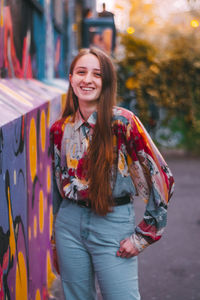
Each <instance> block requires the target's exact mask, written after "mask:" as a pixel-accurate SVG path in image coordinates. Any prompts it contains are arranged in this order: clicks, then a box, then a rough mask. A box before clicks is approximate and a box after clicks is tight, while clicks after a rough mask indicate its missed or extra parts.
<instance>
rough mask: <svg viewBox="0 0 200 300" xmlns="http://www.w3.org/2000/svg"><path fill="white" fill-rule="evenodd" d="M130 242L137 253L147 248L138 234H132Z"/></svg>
mask: <svg viewBox="0 0 200 300" xmlns="http://www.w3.org/2000/svg"><path fill="white" fill-rule="evenodd" d="M130 241H131V243H132V244H133V246H134V247H135V248H136V249H137V250H138V251H139V252H142V251H143V250H144V249H145V248H146V247H148V246H149V243H148V242H147V241H146V240H145V239H144V237H143V236H142V235H141V234H139V233H133V234H132V235H131V236H130Z"/></svg>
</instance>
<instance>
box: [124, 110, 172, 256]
mask: <svg viewBox="0 0 200 300" xmlns="http://www.w3.org/2000/svg"><path fill="white" fill-rule="evenodd" d="M126 133H127V135H126V141H127V155H128V165H129V170H130V173H131V177H132V180H133V182H134V185H135V187H136V191H137V194H138V195H139V196H140V197H141V198H142V199H143V200H144V201H145V202H146V209H145V213H144V218H143V220H142V221H141V222H140V223H139V224H138V226H137V227H136V229H135V232H134V233H133V235H132V236H131V237H130V241H131V242H132V244H133V245H134V247H135V248H136V249H137V250H138V251H139V252H141V251H142V250H143V249H144V248H146V247H147V246H148V245H150V244H152V243H154V242H155V241H157V240H159V239H160V238H161V236H162V233H163V231H164V228H165V226H166V223H167V207H168V202H169V199H170V198H171V196H172V192H173V188H174V179H173V176H172V173H171V171H170V169H169V168H168V166H167V164H166V162H165V160H164V159H163V157H162V155H161V154H160V152H159V151H158V149H157V148H156V146H155V144H154V143H153V141H152V139H151V138H150V136H149V134H148V133H147V132H146V130H145V128H144V126H143V125H142V124H141V122H140V121H139V119H138V118H137V117H136V116H134V115H133V116H132V119H131V121H130V123H129V124H128V125H127V132H126Z"/></svg>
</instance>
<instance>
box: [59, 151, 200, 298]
mask: <svg viewBox="0 0 200 300" xmlns="http://www.w3.org/2000/svg"><path fill="white" fill-rule="evenodd" d="M166 161H167V163H168V165H169V167H170V168H171V170H172V173H173V175H174V177H175V183H176V185H175V192H174V195H173V197H172V199H171V202H170V205H169V209H168V225H167V228H166V230H165V233H164V236H163V238H162V239H161V240H160V241H158V242H157V243H155V244H154V245H152V246H150V247H149V248H147V249H145V251H144V252H143V253H141V254H140V255H139V285H140V293H141V300H200V233H199V231H200V205H199V200H200V196H199V195H200V159H194V158H188V157H179V156H178V157H174V158H172V157H169V158H166ZM135 211H136V219H137V221H140V220H141V218H142V215H143V212H144V204H143V203H142V202H141V201H138V202H137V203H135ZM55 291H56V293H55V294H54V297H55V298H54V299H60V300H61V299H63V298H62V296H61V292H60V291H59V282H58V285H57V288H55ZM101 299H102V298H101V296H100V295H99V297H98V300H101ZM69 300H70V299H69ZM83 300H86V299H83ZM122 300H126V299H122Z"/></svg>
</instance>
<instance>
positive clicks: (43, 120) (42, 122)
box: [40, 110, 46, 152]
mask: <svg viewBox="0 0 200 300" xmlns="http://www.w3.org/2000/svg"><path fill="white" fill-rule="evenodd" d="M40 134H41V147H42V152H44V151H45V146H46V116H45V112H44V110H42V112H41V116H40Z"/></svg>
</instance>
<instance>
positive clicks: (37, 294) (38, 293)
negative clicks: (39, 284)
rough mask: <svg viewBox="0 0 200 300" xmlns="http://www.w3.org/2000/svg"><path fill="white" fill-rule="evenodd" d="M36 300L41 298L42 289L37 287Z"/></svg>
mask: <svg viewBox="0 0 200 300" xmlns="http://www.w3.org/2000/svg"><path fill="white" fill-rule="evenodd" d="M35 300H41V296H40V290H39V289H37V291H36V294H35Z"/></svg>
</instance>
